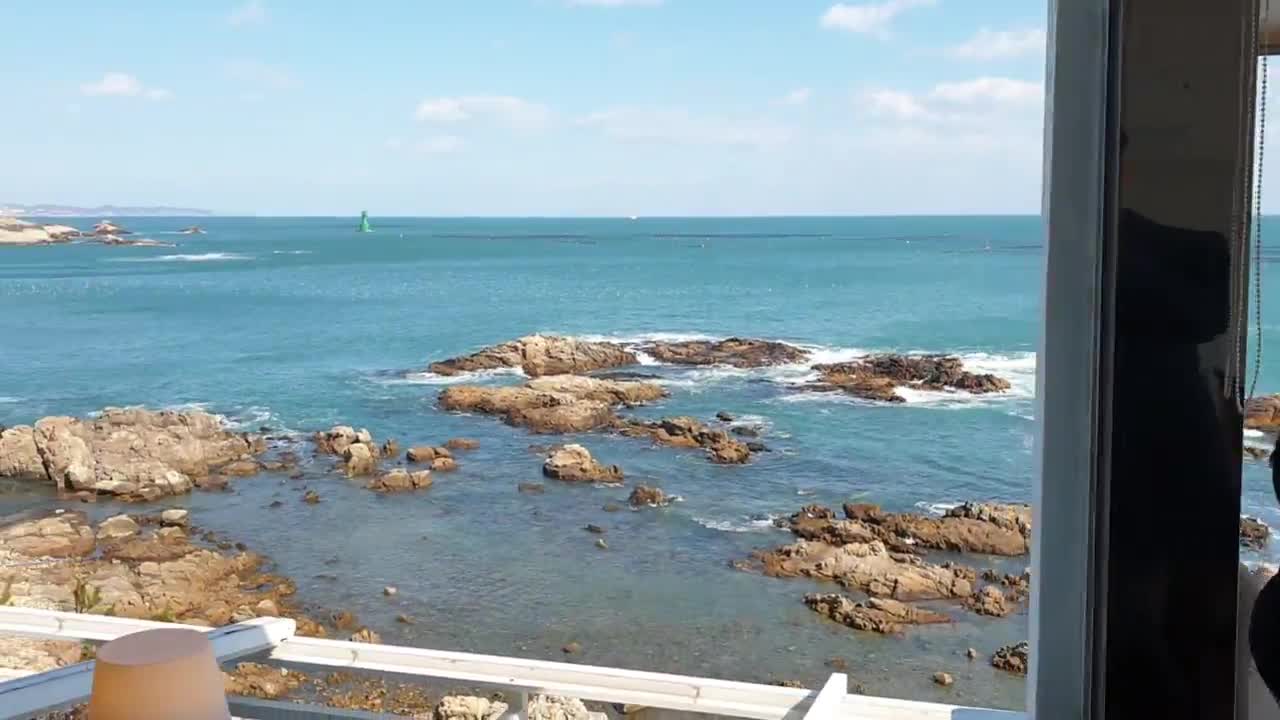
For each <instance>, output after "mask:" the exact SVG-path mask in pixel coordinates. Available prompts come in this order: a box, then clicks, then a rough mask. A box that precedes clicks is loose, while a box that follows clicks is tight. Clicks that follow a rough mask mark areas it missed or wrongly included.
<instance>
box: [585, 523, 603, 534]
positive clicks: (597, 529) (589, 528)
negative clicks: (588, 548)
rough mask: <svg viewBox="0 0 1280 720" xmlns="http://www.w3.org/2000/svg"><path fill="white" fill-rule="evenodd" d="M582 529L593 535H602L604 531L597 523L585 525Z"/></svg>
mask: <svg viewBox="0 0 1280 720" xmlns="http://www.w3.org/2000/svg"><path fill="white" fill-rule="evenodd" d="M583 529H584V530H586V531H587V532H589V533H591V534H593V535H603V534H604V532H605V530H604V528H602V527H600V526H599V525H587V526H586V527H585V528H583Z"/></svg>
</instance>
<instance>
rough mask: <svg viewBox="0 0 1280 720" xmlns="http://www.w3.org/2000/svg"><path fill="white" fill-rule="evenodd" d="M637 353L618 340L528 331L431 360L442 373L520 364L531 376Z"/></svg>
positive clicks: (623, 360)
mask: <svg viewBox="0 0 1280 720" xmlns="http://www.w3.org/2000/svg"><path fill="white" fill-rule="evenodd" d="M636 362H637V359H636V355H635V353H633V352H631V351H630V350H627V349H626V348H624V347H622V346H621V345H618V344H616V343H609V342H588V341H585V340H578V339H575V338H566V337H558V336H555V335H528V336H525V337H522V338H519V339H517V340H512V341H510V342H505V343H502V344H501V345H494V346H492V347H487V348H484V349H482V350H479V351H477V352H474V353H472V354H470V355H465V356H462V357H456V358H450V359H448V360H443V361H441V362H435V363H432V364H431V367H430V369H431V372H433V373H436V374H438V375H457V374H459V373H463V372H475V371H478V370H496V369H500V368H520V369H521V370H522V371H523V372H524V373H525V374H526V375H528V376H529V377H540V376H543V375H562V374H574V373H587V372H591V371H593V370H603V369H606V368H614V367H621V366H624V365H635V364H636Z"/></svg>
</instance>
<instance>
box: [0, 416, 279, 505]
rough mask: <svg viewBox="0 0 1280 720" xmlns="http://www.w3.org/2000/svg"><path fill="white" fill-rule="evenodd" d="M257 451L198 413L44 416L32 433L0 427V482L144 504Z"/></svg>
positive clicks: (249, 440) (256, 442)
mask: <svg viewBox="0 0 1280 720" xmlns="http://www.w3.org/2000/svg"><path fill="white" fill-rule="evenodd" d="M264 449H265V446H264V445H263V443H262V442H261V440H260V439H258V438H256V437H253V436H249V435H244V434H239V433H233V432H230V431H228V430H227V429H225V428H224V427H223V425H222V421H221V419H219V418H218V417H217V416H215V415H210V414H209V413H205V412H202V411H198V410H190V411H183V412H177V411H172V410H163V411H158V412H153V411H149V410H144V409H140V408H131V409H120V408H107V409H106V410H104V411H102V413H100V414H99V415H98V416H96V417H93V418H90V419H87V420H81V419H77V418H71V417H46V418H43V419H42V420H40V421H39V422H37V423H36V424H35V427H34V428H30V427H26V426H19V427H15V428H8V429H6V430H3V431H2V432H0V477H19V478H33V479H41V480H45V481H48V482H51V483H52V484H53V485H54V486H55V487H57V488H58V489H59V490H65V491H70V492H79V491H90V492H98V493H106V494H113V495H121V496H125V497H126V498H128V499H134V500H148V499H154V498H158V497H162V496H164V495H176V494H181V493H185V492H188V491H190V490H191V488H192V483H193V480H194V479H199V478H203V477H205V476H207V475H208V474H209V469H210V468H211V467H216V466H219V465H224V464H227V463H230V462H233V461H236V460H238V459H240V458H243V457H246V456H252V455H257V454H259V453H261V452H262V451H263V450H264ZM33 451H34V455H33Z"/></svg>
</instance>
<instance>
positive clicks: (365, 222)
mask: <svg viewBox="0 0 1280 720" xmlns="http://www.w3.org/2000/svg"><path fill="white" fill-rule="evenodd" d="M360 232H373V228H371V227H369V211H368V210H361V211H360Z"/></svg>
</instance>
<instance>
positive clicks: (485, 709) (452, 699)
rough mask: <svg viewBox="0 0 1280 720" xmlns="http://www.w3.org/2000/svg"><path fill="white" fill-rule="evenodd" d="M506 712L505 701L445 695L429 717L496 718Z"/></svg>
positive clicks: (458, 719) (445, 719) (438, 719)
mask: <svg viewBox="0 0 1280 720" xmlns="http://www.w3.org/2000/svg"><path fill="white" fill-rule="evenodd" d="M506 712H507V704H506V703H502V702H496V701H494V700H490V699H489V698H482V697H475V696H468V695H446V696H445V697H443V698H440V704H438V705H437V706H436V709H435V712H434V713H433V715H432V716H431V717H432V718H434V720H498V718H500V717H502V716H503V715H504V714H505V713H506ZM420 717H425V716H420Z"/></svg>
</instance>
